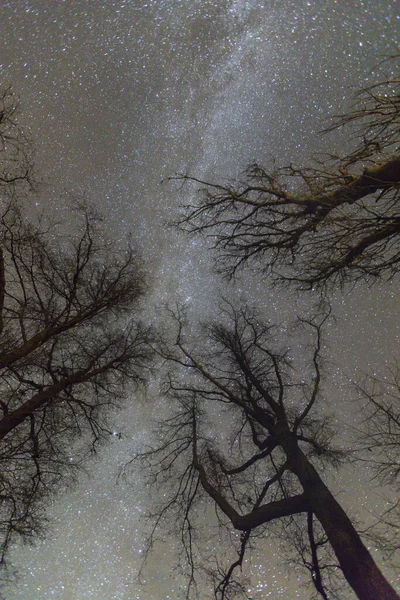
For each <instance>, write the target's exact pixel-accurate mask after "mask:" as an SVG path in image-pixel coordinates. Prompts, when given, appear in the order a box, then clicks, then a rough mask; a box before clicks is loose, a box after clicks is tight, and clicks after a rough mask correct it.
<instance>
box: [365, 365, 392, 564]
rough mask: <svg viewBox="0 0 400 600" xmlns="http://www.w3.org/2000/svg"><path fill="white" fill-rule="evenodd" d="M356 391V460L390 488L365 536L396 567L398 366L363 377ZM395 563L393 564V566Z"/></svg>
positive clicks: (376, 479)
mask: <svg viewBox="0 0 400 600" xmlns="http://www.w3.org/2000/svg"><path fill="white" fill-rule="evenodd" d="M356 387H357V390H358V392H359V397H360V398H361V401H362V421H361V423H360V426H359V432H358V441H359V448H358V453H357V460H359V461H360V462H362V463H365V464H366V465H367V466H368V469H369V472H370V473H371V476H372V479H373V480H375V481H378V482H379V483H380V484H381V486H384V487H387V486H389V488H392V489H393V490H394V491H395V498H394V499H393V498H391V497H390V495H389V494H388V493H387V496H386V499H385V510H384V512H383V514H381V515H377V516H376V522H375V523H373V524H372V526H371V527H370V528H369V529H368V530H366V534H367V535H368V536H369V537H370V539H371V540H372V541H373V542H374V543H375V544H376V545H377V546H378V547H379V548H380V549H381V551H382V552H383V554H384V555H385V557H386V559H387V561H388V563H389V562H391V563H392V564H394V565H395V566H396V567H397V568H398V567H399V565H398V562H399V558H400V552H399V551H400V544H399V540H398V531H399V519H400V499H399V497H398V493H399V491H400V462H399V455H400V372H399V367H398V365H394V366H393V368H391V369H389V370H388V372H387V375H386V377H383V376H381V377H377V376H369V377H365V379H364V381H363V383H362V384H358V385H357V386H356ZM396 563H397V564H396Z"/></svg>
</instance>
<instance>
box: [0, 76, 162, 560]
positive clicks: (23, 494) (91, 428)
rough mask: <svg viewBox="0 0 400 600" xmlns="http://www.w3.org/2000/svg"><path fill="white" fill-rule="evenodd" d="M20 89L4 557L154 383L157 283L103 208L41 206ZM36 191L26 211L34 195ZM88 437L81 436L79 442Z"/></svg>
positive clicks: (5, 354)
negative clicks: (120, 414) (49, 209)
mask: <svg viewBox="0 0 400 600" xmlns="http://www.w3.org/2000/svg"><path fill="white" fill-rule="evenodd" d="M18 110H19V105H18V102H17V101H16V99H15V97H14V95H13V93H12V91H11V89H10V88H8V89H6V90H5V91H4V92H3V93H2V95H1V96H0V193H1V206H0V376H1V381H0V389H1V394H0V464H1V471H0V562H1V563H3V564H4V562H5V557H6V553H7V550H8V548H9V545H10V543H12V542H13V541H15V540H16V539H18V538H20V539H21V538H22V539H23V540H28V541H29V540H31V539H34V537H35V536H36V535H39V534H40V533H42V532H43V530H44V528H45V526H46V518H45V508H46V503H47V500H48V499H49V497H50V496H51V494H52V493H53V492H55V491H57V489H60V487H61V486H62V485H66V484H67V483H70V482H71V480H72V479H74V476H75V473H76V471H77V469H78V468H79V467H80V465H81V464H82V462H83V460H84V459H85V458H86V457H87V455H88V454H90V451H93V450H94V449H95V448H96V445H97V443H98V442H99V441H100V440H101V439H102V438H104V437H105V436H107V435H109V434H110V433H111V431H110V427H109V424H108V415H109V413H110V409H111V408H112V407H114V406H118V405H119V404H120V402H121V401H122V399H123V398H124V395H125V393H126V386H127V385H128V384H129V388H130V392H131V393H133V392H134V390H135V388H136V387H137V385H139V384H140V383H142V382H143V381H144V376H145V369H147V368H148V365H149V359H150V356H151V351H150V347H149V344H148V342H149V336H150V330H149V327H148V326H145V325H144V324H142V323H141V321H140V319H139V309H140V301H141V299H142V297H143V296H144V294H145V292H146V289H147V283H146V276H145V272H144V267H143V263H142V261H141V259H140V257H139V256H138V255H137V253H136V252H135V250H134V248H133V247H132V246H131V245H130V244H129V243H127V244H125V245H123V244H122V243H121V244H120V249H119V250H118V249H116V248H114V247H113V246H112V245H111V243H107V242H105V241H104V235H103V233H104V232H102V231H101V219H100V218H99V217H98V215H96V213H95V211H94V209H92V208H90V207H89V206H88V205H85V204H84V203H83V202H78V201H76V202H75V209H74V210H71V211H70V215H69V216H70V219H71V221H70V223H69V224H68V225H66V224H65V223H58V224H57V223H56V222H54V221H52V219H50V218H47V217H46V216H45V215H41V216H39V215H37V214H35V213H36V212H37V209H36V210H35V209H34V210H31V209H30V208H29V207H30V203H29V200H30V198H29V192H30V191H32V182H33V152H32V145H31V142H30V138H29V135H28V134H27V133H25V132H24V130H23V128H22V127H21V126H20V123H19V120H18ZM21 198H23V199H24V209H22V200H21ZM77 442H79V443H77Z"/></svg>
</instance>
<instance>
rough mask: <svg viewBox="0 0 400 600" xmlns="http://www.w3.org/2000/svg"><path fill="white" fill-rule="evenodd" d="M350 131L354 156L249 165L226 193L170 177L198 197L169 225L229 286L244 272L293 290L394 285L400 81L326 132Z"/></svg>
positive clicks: (363, 99) (363, 96)
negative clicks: (186, 236)
mask: <svg viewBox="0 0 400 600" xmlns="http://www.w3.org/2000/svg"><path fill="white" fill-rule="evenodd" d="M349 125H350V126H352V128H351V132H350V134H349V138H350V140H352V141H353V142H354V141H355V142H356V146H355V148H354V149H353V150H352V151H351V152H350V153H347V154H346V155H344V156H327V157H326V159H322V160H321V159H320V160H315V161H314V165H313V166H311V167H310V168H297V167H295V166H294V165H293V164H291V165H290V166H289V167H285V168H275V167H274V168H272V169H267V168H264V167H262V166H260V165H258V164H254V165H252V166H250V167H249V168H248V169H247V171H246V173H245V177H244V180H243V181H237V182H233V183H227V184H216V183H208V182H206V181H202V180H201V178H196V177H191V176H189V175H186V174H183V175H178V176H177V177H175V178H173V179H178V180H179V181H181V182H193V183H194V184H200V185H201V186H202V187H201V189H200V190H199V191H200V195H199V196H198V199H197V200H196V201H195V202H194V203H190V204H186V205H184V206H183V209H182V213H181V215H180V216H179V218H178V219H177V220H176V222H175V225H176V226H178V227H179V228H180V229H182V230H184V231H186V232H189V233H194V234H203V235H204V236H205V237H207V238H208V239H209V240H210V241H211V246H212V247H213V248H214V249H215V250H216V251H217V262H216V265H217V270H219V271H220V272H221V273H223V274H224V275H227V276H228V277H233V276H234V275H235V274H236V272H237V271H238V269H241V268H242V267H245V266H249V267H251V268H252V269H253V270H258V271H260V272H262V273H264V274H269V275H271V276H272V277H271V280H272V281H275V282H278V283H292V284H293V285H294V286H295V287H297V288H298V289H313V288H323V289H324V288H326V286H337V285H340V286H341V285H344V284H346V283H350V284H354V283H355V282H357V281H359V280H361V281H367V282H369V283H371V282H373V281H374V280H376V279H378V278H381V279H382V278H383V279H391V278H393V277H394V276H395V275H397V274H398V272H399V265H400V250H399V239H400V214H399V210H398V204H399V193H400V192H399V184H400V156H399V153H398V152H399V151H398V144H399V140H400V91H399V79H396V78H394V79H387V80H386V81H385V82H384V83H382V84H378V85H374V86H372V87H369V88H367V89H365V90H362V91H361V92H360V94H359V95H358V97H357V103H356V105H355V107H354V109H352V110H351V111H350V112H349V113H347V114H345V115H342V116H340V117H338V118H337V119H336V120H335V121H334V123H333V125H332V127H330V128H329V130H327V131H330V130H332V129H338V128H342V127H345V126H349ZM353 146H354V143H353Z"/></svg>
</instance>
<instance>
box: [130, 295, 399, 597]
mask: <svg viewBox="0 0 400 600" xmlns="http://www.w3.org/2000/svg"><path fill="white" fill-rule="evenodd" d="M327 318H328V312H327V313H325V314H319V315H315V316H313V317H311V318H309V319H303V320H301V321H300V324H301V326H302V327H303V328H305V330H306V331H308V335H309V338H308V339H309V343H308V344H306V345H304V336H305V335H306V333H305V332H304V333H303V334H302V340H303V342H302V343H303V347H302V348H301V349H300V352H299V353H298V355H297V356H294V357H293V356H291V354H290V352H288V350H287V345H286V347H285V348H284V349H283V350H282V349H280V347H279V343H278V341H277V339H278V338H279V335H280V334H279V329H278V328H273V327H271V326H269V325H268V324H266V323H263V321H262V319H261V318H260V315H258V314H257V312H256V311H254V310H253V309H250V308H249V307H237V306H236V305H233V304H232V303H230V302H228V301H224V303H223V305H222V309H221V319H220V321H219V322H215V323H212V324H211V325H209V324H207V325H204V326H203V328H202V332H201V333H200V334H199V336H198V337H196V335H195V334H194V330H193V324H189V323H187V322H186V321H185V316H184V314H182V312H181V311H177V312H175V313H174V319H175V323H176V338H175V339H174V340H173V342H171V343H170V344H166V343H165V342H160V345H159V348H158V351H159V353H160V354H161V355H162V356H163V357H164V359H165V360H166V363H167V366H169V367H170V368H171V371H170V372H169V374H168V377H167V383H166V389H165V394H166V396H167V399H168V406H170V407H171V410H172V411H173V412H172V414H171V415H170V416H169V417H167V418H166V419H165V420H164V421H163V422H162V423H161V424H160V427H159V434H160V441H159V444H158V445H157V444H156V445H155V446H153V447H149V448H148V449H147V450H145V451H144V452H143V453H141V455H140V456H139V458H140V459H141V460H142V461H145V463H147V464H148V466H149V470H150V473H151V477H152V481H153V483H154V484H156V485H158V486H159V487H160V488H161V490H162V495H161V497H162V498H163V500H164V501H163V502H161V504H159V505H158V507H157V509H156V511H155V513H156V517H155V529H154V530H153V534H152V536H151V537H150V546H151V545H152V543H153V541H154V539H155V536H156V532H157V527H160V526H163V525H164V526H165V525H166V526H167V527H168V525H169V526H171V527H172V529H173V530H176V529H177V528H178V529H179V532H180V537H181V541H182V545H183V556H182V558H183V561H184V562H185V563H186V564H187V565H188V567H189V586H188V590H187V596H186V597H187V598H190V597H192V596H191V594H192V591H193V590H194V589H195V572H196V568H197V566H198V564H197V565H196V556H197V554H198V552H199V549H198V538H197V529H198V528H200V529H201V523H202V519H201V514H204V512H205V514H207V510H209V508H210V506H214V507H215V509H216V512H217V517H218V519H219V521H220V524H221V526H222V527H223V531H224V532H226V531H230V532H231V533H230V536H231V538H232V539H233V540H234V541H235V545H236V548H237V560H236V561H235V562H234V563H233V564H232V565H231V567H230V568H225V569H224V568H222V567H221V565H220V563H217V564H216V566H217V569H218V570H219V572H220V579H219V581H218V582H217V583H216V585H215V597H216V598H220V599H223V598H233V597H235V594H238V593H242V597H247V596H246V595H245V593H244V588H243V587H240V586H239V587H238V584H237V582H234V579H233V574H234V571H235V570H236V569H238V568H240V567H241V566H242V563H243V560H244V556H245V552H246V548H247V546H248V544H249V543H251V542H252V541H254V540H255V539H256V538H262V537H264V536H267V535H268V534H269V532H270V531H271V530H272V531H273V530H274V526H278V525H276V524H280V526H281V527H283V529H284V530H285V529H287V528H288V529H291V528H292V527H293V526H294V527H297V526H298V523H299V519H300V518H301V519H302V520H303V533H305V532H307V533H305V535H306V536H307V537H308V541H307V548H308V550H306V549H305V546H303V549H302V552H303V557H304V561H303V562H304V564H305V566H306V567H307V568H308V570H309V571H310V572H311V575H312V578H313V581H314V585H315V589H316V591H317V592H318V593H319V594H320V595H321V596H322V597H326V587H325V584H326V580H325V581H324V577H325V575H324V571H323V569H322V568H321V565H320V562H319V556H320V550H321V547H322V546H323V545H326V543H329V545H330V546H331V548H332V551H333V555H334V563H335V564H334V565H333V566H334V568H336V571H339V572H340V571H341V572H342V574H343V576H344V578H345V580H347V582H348V584H349V585H350V586H351V588H353V590H354V592H355V593H356V595H357V596H358V598H360V599H362V600H383V599H385V600H389V599H393V600H394V599H396V600H398V599H399V596H398V595H397V594H396V592H395V591H394V590H393V588H392V587H391V586H390V584H389V583H388V581H387V580H386V579H385V577H384V576H383V575H382V573H381V571H380V570H379V568H378V567H377V565H376V564H375V562H374V560H373V558H372V557H371V555H370V553H369V551H368V550H367V548H366V547H365V545H364V544H363V542H362V540H361V538H360V536H359V534H358V533H357V531H356V529H355V527H354V526H353V524H352V522H351V521H350V519H349V517H348V516H347V515H346V513H345V511H344V510H343V508H342V507H341V506H340V505H339V503H338V501H337V500H336V498H335V497H334V495H333V494H332V493H331V492H330V490H329V489H328V487H327V485H326V484H325V482H324V480H323V478H322V477H321V475H320V473H319V471H318V465H320V466H321V465H324V464H325V463H330V464H331V465H333V466H335V465H337V464H339V463H340V462H341V461H342V460H343V458H344V453H343V451H342V450H341V449H338V448H335V446H334V445H333V442H332V440H333V431H332V427H331V426H330V423H329V420H328V419H327V417H326V416H324V413H325V412H326V406H325V407H324V402H323V401H322V398H321V351H322V348H323V342H322V330H323V326H324V324H325V322H326V320H327ZM188 332H190V333H188ZM188 336H190V337H189V339H188ZM296 363H297V369H298V370H296V369H295V365H296ZM202 511H204V512H202ZM199 523H200V525H199ZM274 524H275V525H274ZM316 527H317V528H318V529H316ZM304 528H305V529H304ZM235 532H236V534H235ZM225 535H226V533H225ZM280 537H281V534H280ZM297 539H298V540H299V539H300V538H297ZM302 543H303V542H302ZM211 546H212V544H211ZM307 552H308V554H307ZM211 560H212V557H211V556H209V557H208V558H207V559H206V561H205V563H206V564H207V568H208V567H209V565H210V564H211ZM203 561H204V559H203ZM233 583H235V585H234V586H233V588H232V584H233ZM324 594H325V596H324Z"/></svg>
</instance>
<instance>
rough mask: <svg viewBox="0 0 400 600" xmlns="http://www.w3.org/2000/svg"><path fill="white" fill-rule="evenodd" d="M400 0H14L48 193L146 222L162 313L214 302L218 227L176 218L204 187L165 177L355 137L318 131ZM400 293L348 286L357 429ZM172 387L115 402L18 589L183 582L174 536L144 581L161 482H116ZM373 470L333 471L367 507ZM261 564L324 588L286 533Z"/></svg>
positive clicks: (269, 302)
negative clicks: (362, 391) (208, 240)
mask: <svg viewBox="0 0 400 600" xmlns="http://www.w3.org/2000/svg"><path fill="white" fill-rule="evenodd" d="M399 16H400V11H399V4H398V2H397V0H376V1H375V2H371V1H367V0H365V1H364V0H348V1H346V2H345V1H344V0H324V1H319V0H310V1H305V0H287V1H285V2H282V1H280V0H219V1H211V0H125V1H123V0H119V1H116V0H108V1H107V2H105V1H103V0H29V1H28V0H13V1H10V2H7V1H5V0H2V1H1V2H0V19H1V23H2V28H3V32H2V44H1V49H0V68H1V82H2V86H7V85H9V84H11V85H12V86H13V89H14V91H15V93H16V94H17V95H18V96H19V97H20V99H21V105H22V114H21V121H22V123H23V124H24V125H25V126H26V127H28V128H29V129H30V131H31V134H32V138H33V139H34V142H35V148H36V165H37V170H38V173H39V174H40V176H41V178H42V180H43V185H42V189H41V191H40V193H39V195H38V198H37V205H38V208H40V209H44V210H45V211H47V210H48V211H56V212H57V213H58V214H59V215H60V218H62V219H63V220H65V222H66V226H68V221H69V214H68V213H69V209H68V204H67V202H66V196H65V191H66V190H68V191H69V192H76V193H84V194H86V195H87V197H88V199H90V200H91V201H93V202H94V203H95V204H96V206H98V208H99V209H100V210H101V211H102V212H103V213H104V214H105V215H106V226H107V234H108V235H109V236H110V237H111V238H112V239H114V240H115V243H116V244H117V243H118V242H119V241H120V240H122V239H123V238H124V237H125V236H126V235H127V234H128V233H132V235H133V237H134V239H135V240H136V243H137V245H138V247H139V248H140V249H141V251H142V253H143V256H144V258H145V260H146V262H147V265H148V271H149V276H150V279H151V282H152V291H151V295H150V297H149V299H148V311H147V315H148V319H149V320H150V321H152V320H155V316H154V315H155V314H159V312H160V311H159V310H157V309H154V307H160V306H161V305H162V304H164V303H166V302H171V301H175V300H176V299H180V300H183V301H185V302H187V303H188V304H189V305H190V307H191V311H192V314H193V315H196V316H198V317H199V318H203V317H204V315H208V314H210V312H212V311H213V309H214V306H215V299H216V295H217V292H218V290H219V289H220V288H221V283H220V282H219V280H218V279H217V277H216V276H215V275H214V274H212V273H211V272H210V257H209V254H208V253H207V252H206V249H205V247H204V245H203V243H202V242H201V241H199V240H196V239H190V240H188V239H186V238H184V237H181V236H179V235H178V234H177V233H176V232H174V231H172V230H171V229H169V228H167V227H166V226H165V223H166V221H168V219H170V218H171V217H172V216H173V214H174V211H175V210H176V209H177V206H178V205H179V202H180V201H182V196H183V195H184V194H186V199H187V194H190V193H191V192H190V190H183V191H182V190H177V189H176V187H174V186H173V185H171V184H169V183H168V182H165V180H166V178H168V176H171V175H173V174H174V173H176V172H188V173H190V174H191V175H194V176H197V177H200V178H204V179H207V180H213V181H218V180H221V178H234V177H236V176H238V175H239V174H240V173H241V172H242V171H243V169H244V168H245V167H246V165H247V164H249V163H251V162H254V161H256V160H257V161H258V162H259V163H268V161H269V160H270V158H271V156H274V157H275V158H276V160H277V163H278V164H281V165H285V164H288V163H289V162H290V161H293V162H296V163H297V164H298V165H303V164H307V161H308V160H309V157H310V156H311V155H312V154H313V153H315V152H317V151H327V152H335V151H339V149H343V147H344V146H345V144H346V139H344V138H343V134H342V133H340V132H335V133H334V134H331V135H329V136H320V135H318V132H319V131H320V130H321V129H323V128H324V127H325V126H326V125H327V124H328V123H329V120H328V119H329V116H330V115H332V114H335V113H340V112H343V110H345V109H346V108H347V107H348V106H349V102H350V100H351V98H352V96H353V94H354V93H355V92H356V90H357V89H358V88H359V87H361V86H364V85H366V84H368V83H372V82H374V81H377V80H379V79H380V75H382V73H383V72H384V67H380V68H379V67H378V68H376V67H377V65H378V63H379V62H380V61H381V60H382V58H383V57H384V56H386V55H388V54H393V53H394V52H396V49H397V48H398V43H399V37H398V32H399V24H400V21H399ZM162 181H164V183H162ZM244 290H245V291H246V295H247V297H248V298H249V300H250V301H251V302H255V303H257V304H258V306H259V307H260V308H261V309H263V310H264V312H265V314H266V315H267V316H268V317H270V318H272V319H274V320H278V321H285V320H289V319H290V318H291V317H292V316H293V314H294V313H295V312H296V310H300V309H301V307H302V303H304V302H307V300H304V299H300V300H299V299H296V298H291V297H288V296H287V293H286V294H283V293H282V292H279V291H271V289H270V286H269V285H268V281H265V280H260V278H258V279H255V278H253V277H250V276H248V275H247V276H244V277H242V278H241V279H240V280H239V281H238V283H237V286H236V290H232V293H241V292H242V291H244ZM398 301H399V294H398V292H396V289H395V286H394V285H392V286H391V285H389V284H381V285H377V286H375V287H374V288H371V289H368V290H366V289H365V288H364V289H363V288H357V289H355V290H353V292H352V293H351V294H339V293H337V295H336V296H335V297H334V298H333V306H334V310H335V314H336V316H337V317H338V323H337V325H336V326H335V327H332V328H331V329H330V331H329V333H328V347H329V364H330V376H331V379H330V386H331V387H330V391H331V396H330V397H331V398H332V406H333V407H334V411H335V414H336V415H337V419H338V423H342V424H343V427H344V426H345V424H346V423H347V424H349V423H350V426H349V428H348V433H347V434H346V435H349V436H350V435H351V427H352V426H353V425H352V423H353V419H354V415H353V412H352V411H353V409H352V408H351V406H349V403H348V402H347V400H348V397H349V394H350V390H349V386H348V379H349V378H351V379H355V378H357V376H358V375H359V374H360V373H361V372H370V373H374V372H375V373H379V372H380V370H381V369H382V366H384V365H385V364H388V363H389V362H390V361H391V360H392V359H393V357H394V356H395V352H396V344H398V339H399V327H398V322H397V323H396V321H395V315H396V306H397V305H398ZM160 402H161V400H160V398H159V395H158V382H157V380H154V381H152V382H151V384H150V386H149V389H148V391H147V393H146V395H145V396H143V397H137V396H136V397H134V398H128V400H127V406H126V408H125V409H124V411H123V412H121V413H118V414H116V415H115V430H116V432H121V431H123V433H124V435H123V437H122V438H121V439H119V438H118V437H117V436H116V438H115V440H113V441H112V442H111V443H110V444H108V446H106V447H105V448H103V449H102V452H101V455H100V456H99V457H98V459H97V460H96V461H94V462H93V463H92V464H91V465H90V469H89V470H90V473H91V476H90V477H89V478H87V477H83V478H82V481H81V482H80V483H79V485H78V486H77V488H76V489H74V490H65V491H63V492H62V494H60V495H59V497H58V498H57V499H56V500H55V501H54V502H53V505H52V507H51V510H50V516H51V518H52V519H54V522H55V525H54V527H53V528H52V529H51V532H50V535H49V538H48V539H47V540H46V541H44V542H40V543H38V544H37V546H36V547H34V548H26V547H23V548H21V547H16V548H15V549H14V551H13V555H12V560H13V562H14V563H15V564H16V565H17V567H18V569H19V572H20V580H19V583H18V584H17V585H10V587H9V589H8V590H7V595H6V597H7V600H23V599H27V598H29V599H33V600H36V599H37V600H41V599H43V600H48V599H50V598H51V599H53V598H57V599H59V600H90V599H92V598H96V599H97V600H131V599H140V600H164V599H169V598H170V599H171V600H172V599H177V600H179V599H180V594H181V593H182V592H180V591H179V589H180V585H181V584H182V581H181V580H180V579H179V577H178V576H177V575H175V574H173V573H172V572H171V559H173V555H174V552H175V548H176V547H177V542H175V541H174V540H170V541H168V544H167V545H166V546H165V547H161V548H159V549H158V550H157V552H156V553H155V555H154V558H153V559H152V561H151V562H150V564H149V570H148V572H147V583H146V585H145V586H144V587H140V586H139V585H138V584H137V582H135V576H136V574H137V569H138V566H139V563H140V558H141V554H142V552H143V542H144V538H145V535H146V529H145V524H144V519H143V513H144V511H145V508H146V504H147V503H148V502H149V496H150V493H149V491H148V490H147V489H146V487H145V485H144V483H143V482H144V480H143V478H142V475H141V473H140V472H137V473H136V474H135V475H134V477H132V478H131V480H130V483H129V485H127V484H126V483H123V482H121V481H120V482H117V475H118V470H119V468H120V467H121V465H123V464H124V463H125V462H126V461H127V460H129V458H130V457H131V456H132V454H133V453H134V452H135V451H137V450H138V449H139V448H140V445H141V444H142V443H144V441H148V440H149V438H150V437H151V421H152V417H153V416H154V415H155V414H157V412H158V411H159V410H160ZM355 423H356V422H355V421H354V424H355ZM367 475H368V474H367V473H360V472H359V470H357V473H355V472H354V471H351V469H349V470H348V472H347V471H346V470H345V471H344V473H343V474H342V475H341V476H340V477H339V478H337V480H336V481H335V483H334V485H335V486H336V489H337V490H338V493H339V494H340V499H341V501H343V504H344V505H345V506H346V508H348V510H350V512H351V513H352V514H361V513H363V512H365V513H366V512H368V511H370V510H378V509H379V506H381V504H382V500H381V496H379V495H377V494H376V493H375V492H374V491H373V490H370V489H369V486H368V485H366V483H365V481H366V477H367ZM356 499H357V503H356V502H355V500H356ZM379 503H381V504H379ZM249 568H250V569H251V578H252V586H253V587H252V592H253V594H254V595H255V597H256V598H260V599H264V598H268V599H271V600H276V599H278V598H289V597H290V598H293V599H294V598H296V599H299V600H307V599H308V598H309V591H307V590H304V589H302V588H301V587H299V582H298V581H297V576H298V575H297V573H294V572H291V573H288V572H287V570H285V568H283V567H282V565H280V562H279V557H278V556H275V555H274V551H273V548H272V547H269V546H268V545H266V547H265V548H263V549H262V550H261V551H259V552H258V553H256V554H255V556H254V559H253V562H252V566H251V567H249ZM257 594H258V595H257ZM207 597H209V596H207V595H204V598H207Z"/></svg>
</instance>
